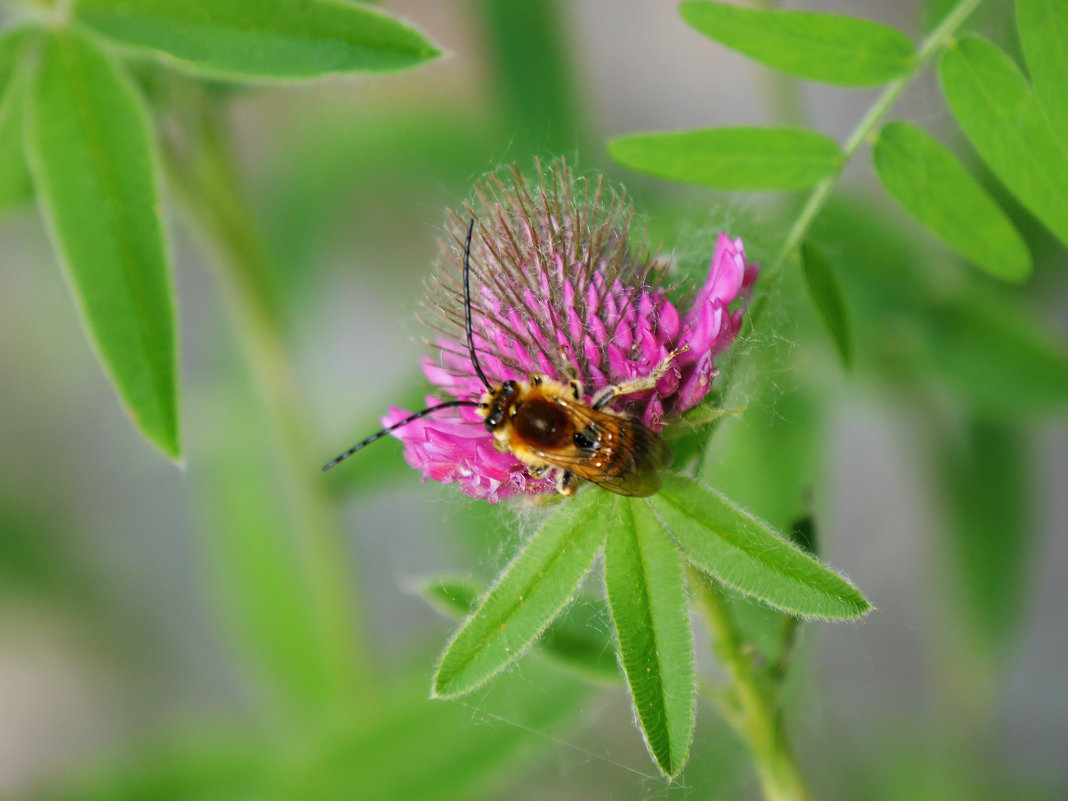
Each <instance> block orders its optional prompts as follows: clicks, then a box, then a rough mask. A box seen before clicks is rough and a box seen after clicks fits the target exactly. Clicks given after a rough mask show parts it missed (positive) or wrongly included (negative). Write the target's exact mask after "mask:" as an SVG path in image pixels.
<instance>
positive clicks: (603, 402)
mask: <svg viewBox="0 0 1068 801" xmlns="http://www.w3.org/2000/svg"><path fill="white" fill-rule="evenodd" d="M689 349H690V346H689V345H683V346H682V347H681V348H676V349H675V350H673V351H671V353H669V354H668V355H667V358H666V359H664V361H662V362H660V364H658V365H657V366H656V369H655V370H653V372H651V373H650V374H649V375H647V376H644V377H643V378H635V379H633V380H632V381H624V382H623V383H622V384H616V385H614V386H611V387H605V388H604V389H602V390H601V391H600V393H598V395H597V397H595V398H594V399H593V408H594V409H603V408H604V407H605V406H607V405H608V404H609V403H611V402H612V401H613V400H614V399H616V398H618V397H619V396H620V395H633V394H634V393H636V392H644V391H645V390H647V389H652V388H653V387H655V386H656V382H657V381H659V380H660V379H661V378H662V377H663V375H664V373H666V372H667V371H668V369H669V368H670V367H671V362H672V361H674V359H675V357H676V356H678V355H679V354H681V353H685V352H686V351H688V350H689Z"/></svg>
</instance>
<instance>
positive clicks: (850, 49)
mask: <svg viewBox="0 0 1068 801" xmlns="http://www.w3.org/2000/svg"><path fill="white" fill-rule="evenodd" d="M679 13H680V14H681V15H682V18H683V19H684V20H686V21H687V22H688V23H690V25H692V26H693V27H694V28H696V29H697V30H699V31H700V32H701V33H703V34H704V35H705V36H708V37H709V38H711V39H715V40H716V41H717V42H719V43H720V44H724V45H726V46H727V47H730V48H732V49H734V50H737V51H738V52H740V53H744V54H745V55H747V56H749V57H750V58H753V59H756V60H757V61H759V62H760V63H761V64H766V65H767V66H769V67H772V68H773V69H777V70H781V71H782V72H785V73H788V74H790V75H794V76H796V77H798V78H805V79H807V80H811V81H822V82H824V83H833V84H838V85H840V86H873V85H876V84H880V83H885V82H887V81H890V80H892V79H893V78H896V77H898V76H899V75H903V74H904V73H905V72H907V71H908V69H909V68H910V67H911V66H912V63H913V49H912V43H911V42H910V41H909V39H908V37H907V36H905V35H904V34H903V33H901V32H900V31H898V30H895V29H894V28H891V27H888V26H886V25H882V24H880V23H878V22H872V21H870V20H865V19H858V18H856V17H847V16H844V15H841V14H820V13H816V12H811V11H781V10H778V9H751V8H739V7H738V6H732V5H728V4H726V3H711V2H705V0H688V1H687V2H684V3H682V5H680V6H679Z"/></svg>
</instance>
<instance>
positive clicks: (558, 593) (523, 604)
mask: <svg viewBox="0 0 1068 801" xmlns="http://www.w3.org/2000/svg"><path fill="white" fill-rule="evenodd" d="M614 500H615V498H614V497H611V496H608V493H605V492H602V491H600V490H595V489H587V490H585V491H584V492H581V493H579V494H578V495H577V496H576V497H575V498H573V499H571V500H569V501H566V502H565V503H564V504H562V506H561V508H560V509H559V510H557V511H556V513H555V514H553V516H552V517H550V518H549V519H548V520H547V521H546V522H545V523H544V524H543V525H542V526H541V528H540V529H538V531H537V532H535V534H534V536H533V537H531V538H530V541H529V542H527V543H526V545H525V546H524V547H523V549H522V550H521V551H520V552H519V554H518V555H517V556H516V558H515V559H513V560H512V562H511V563H510V564H509V565H508V566H507V567H506V568H505V569H504V572H503V573H502V574H501V575H500V577H499V578H498V580H497V583H496V584H494V586H493V587H491V588H490V590H489V593H488V594H487V595H486V597H485V598H484V599H483V600H482V602H481V604H480V605H479V607H478V609H476V610H475V611H474V612H472V613H471V616H470V617H469V618H468V619H467V620H466V621H465V622H464V625H463V626H462V627H461V629H460V630H459V632H457V634H456V636H455V637H453V639H452V641H451V642H450V643H449V645H448V647H447V648H446V649H445V654H444V655H443V656H442V657H441V662H440V664H439V665H438V669H437V673H436V674H435V676H434V695H435V696H437V697H441V698H445V697H452V696H457V695H463V694H464V693H467V692H470V691H471V690H473V689H475V688H476V687H479V686H480V685H482V684H484V683H485V682H487V681H488V680H489V679H490V678H491V677H492V676H493V675H494V674H496V673H498V672H500V671H501V670H503V669H504V668H505V667H507V666H508V665H510V664H511V663H512V662H514V661H515V660H516V659H518V658H519V657H520V656H522V655H523V652H525V651H526V650H527V648H529V647H530V646H531V644H533V642H534V640H536V639H537V637H538V635H539V634H541V633H542V631H544V630H545V628H546V626H548V625H549V624H550V623H551V622H552V621H553V620H554V619H555V618H556V616H557V615H559V614H560V612H561V611H562V610H563V608H564V606H565V605H566V604H567V602H568V601H569V600H571V596H572V595H574V593H575V590H576V589H577V588H578V585H579V583H580V582H581V581H582V579H583V578H585V577H586V574H587V573H589V571H590V568H591V567H592V566H593V560H594V557H595V556H596V555H597V552H598V551H599V550H600V548H601V544H602V543H603V542H604V532H605V528H604V516H605V515H606V514H608V512H609V510H608V505H609V502H610V501H614Z"/></svg>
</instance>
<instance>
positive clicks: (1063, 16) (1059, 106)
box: [1016, 0, 1068, 148]
mask: <svg viewBox="0 0 1068 801" xmlns="http://www.w3.org/2000/svg"><path fill="white" fill-rule="evenodd" d="M1016 24H1017V27H1018V28H1019V31H1020V43H1021V44H1022V45H1023V51H1024V56H1025V57H1026V58H1027V69H1028V71H1029V72H1030V73H1031V83H1032V85H1033V86H1034V90H1035V95H1036V97H1037V98H1038V101H1039V103H1041V104H1042V109H1043V110H1044V111H1045V112H1046V116H1047V117H1049V121H1050V123H1051V126H1052V128H1053V130H1054V132H1055V133H1056V134H1057V135H1059V137H1060V140H1061V145H1062V147H1066V148H1068V3H1065V2H1064V0H1016Z"/></svg>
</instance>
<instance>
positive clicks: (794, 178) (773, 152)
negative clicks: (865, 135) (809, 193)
mask: <svg viewBox="0 0 1068 801" xmlns="http://www.w3.org/2000/svg"><path fill="white" fill-rule="evenodd" d="M608 152H609V153H610V154H611V156H612V158H614V159H615V160H616V161H618V162H619V163H620V164H622V165H623V166H625V167H630V168H631V169H632V170H637V171H639V172H646V173H649V174H650V175H657V176H660V177H661V178H668V179H670V180H672V181H682V182H683V183H688V184H699V185H701V186H711V187H713V188H715V189H746V190H780V191H784V192H785V191H793V190H799V189H808V188H809V187H811V186H814V185H815V184H817V183H819V182H820V181H822V180H823V179H824V178H827V177H828V176H830V175H833V174H834V173H835V171H836V170H837V169H838V168H839V166H840V165H841V161H842V154H841V150H840V149H839V148H838V145H837V144H836V143H835V141H834V140H833V139H831V138H830V137H828V136H825V135H824V134H821V133H818V132H816V131H809V130H806V129H804V128H705V129H699V130H695V131H678V132H663V133H642V134H630V135H628V136H620V137H617V138H615V139H612V140H611V141H610V142H609V143H608Z"/></svg>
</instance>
